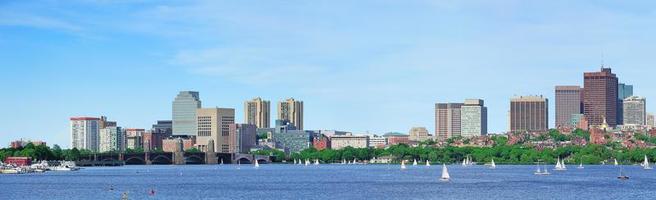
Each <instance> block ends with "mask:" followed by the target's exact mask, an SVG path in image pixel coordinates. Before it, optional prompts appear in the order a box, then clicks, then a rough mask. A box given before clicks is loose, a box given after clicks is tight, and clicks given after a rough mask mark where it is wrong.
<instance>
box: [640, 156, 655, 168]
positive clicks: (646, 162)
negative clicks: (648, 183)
mask: <svg viewBox="0 0 656 200" xmlns="http://www.w3.org/2000/svg"><path fill="white" fill-rule="evenodd" d="M642 169H645V170H650V169H653V168H652V167H651V166H649V159H647V155H645V161H644V162H642Z"/></svg>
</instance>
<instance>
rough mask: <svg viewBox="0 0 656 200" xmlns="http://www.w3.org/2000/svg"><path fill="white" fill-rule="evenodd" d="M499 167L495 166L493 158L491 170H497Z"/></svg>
mask: <svg viewBox="0 0 656 200" xmlns="http://www.w3.org/2000/svg"><path fill="white" fill-rule="evenodd" d="M496 168H497V165H496V164H494V158H492V163H490V169H496Z"/></svg>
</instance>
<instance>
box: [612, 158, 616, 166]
mask: <svg viewBox="0 0 656 200" xmlns="http://www.w3.org/2000/svg"><path fill="white" fill-rule="evenodd" d="M613 160H614V161H615V166H617V159H614V158H613Z"/></svg>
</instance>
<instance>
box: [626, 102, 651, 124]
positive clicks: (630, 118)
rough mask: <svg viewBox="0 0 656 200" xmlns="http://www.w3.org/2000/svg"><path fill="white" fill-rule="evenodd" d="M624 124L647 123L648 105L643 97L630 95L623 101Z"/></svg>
mask: <svg viewBox="0 0 656 200" xmlns="http://www.w3.org/2000/svg"><path fill="white" fill-rule="evenodd" d="M623 104H624V109H623V111H624V113H623V116H624V123H623V124H624V125H625V126H644V125H647V107H646V101H645V98H643V97H638V96H630V97H628V98H626V99H624V101H623Z"/></svg>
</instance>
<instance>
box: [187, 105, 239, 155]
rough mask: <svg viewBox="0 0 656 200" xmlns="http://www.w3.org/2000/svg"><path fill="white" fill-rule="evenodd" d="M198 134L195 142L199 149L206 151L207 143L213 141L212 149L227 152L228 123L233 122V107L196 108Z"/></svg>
mask: <svg viewBox="0 0 656 200" xmlns="http://www.w3.org/2000/svg"><path fill="white" fill-rule="evenodd" d="M197 113H198V114H197V121H198V122H197V123H198V134H197V137H196V144H197V145H198V148H199V149H200V150H201V151H208V150H209V149H210V148H212V147H208V146H207V145H208V143H210V141H213V143H214V147H213V149H214V151H215V152H219V153H229V151H230V125H231V124H234V123H235V109H232V108H200V109H197Z"/></svg>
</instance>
